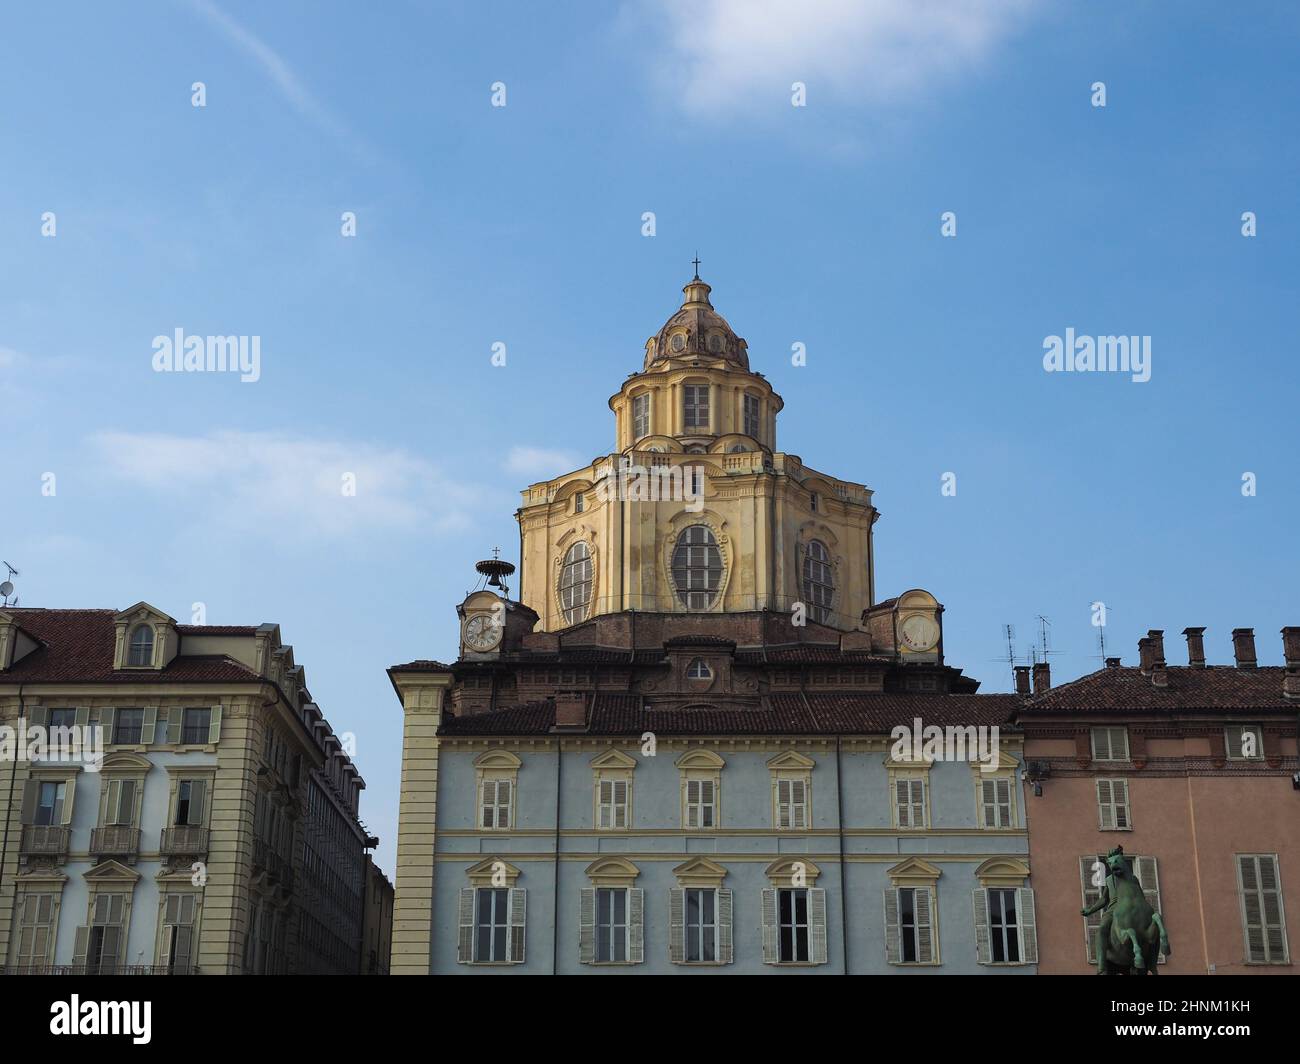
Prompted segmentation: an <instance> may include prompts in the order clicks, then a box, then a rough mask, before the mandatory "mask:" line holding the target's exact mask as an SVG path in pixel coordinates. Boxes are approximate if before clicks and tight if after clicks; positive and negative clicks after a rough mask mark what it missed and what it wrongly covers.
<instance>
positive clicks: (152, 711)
mask: <svg viewBox="0 0 1300 1064" xmlns="http://www.w3.org/2000/svg"><path fill="white" fill-rule="evenodd" d="M157 727H158V707H157V706H146V707H145V711H144V724H143V725H142V726H141V728H140V744H141V745H142V746H149V745H150V744H151V743H152V742H153V737H154V732H155V730H156V729H157Z"/></svg>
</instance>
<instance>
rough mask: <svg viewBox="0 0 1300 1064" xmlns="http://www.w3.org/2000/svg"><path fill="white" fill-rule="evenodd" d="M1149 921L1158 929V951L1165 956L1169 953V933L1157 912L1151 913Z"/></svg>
mask: <svg viewBox="0 0 1300 1064" xmlns="http://www.w3.org/2000/svg"><path fill="white" fill-rule="evenodd" d="M1151 922H1152V923H1153V924H1155V925H1156V927H1158V928H1159V929H1160V952H1161V953H1163V954H1164V955H1165V956H1166V957H1168V956H1169V955H1170V954H1169V935H1168V933H1167V932H1166V931H1165V922H1164V920H1162V919H1161V918H1160V914H1159V913H1154V912H1153V913H1152V914H1151Z"/></svg>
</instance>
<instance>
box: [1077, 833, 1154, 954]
mask: <svg viewBox="0 0 1300 1064" xmlns="http://www.w3.org/2000/svg"><path fill="white" fill-rule="evenodd" d="M1102 860H1103V863H1104V864H1105V866H1106V872H1107V874H1106V882H1105V883H1104V884H1103V885H1102V888H1101V897H1100V898H1099V899H1098V901H1097V904H1096V905H1090V906H1088V908H1086V909H1083V910H1082V912H1083V915H1084V916H1091V915H1092V914H1093V913H1095V912H1097V911H1098V910H1104V911H1103V913H1102V920H1101V926H1100V927H1098V928H1097V974H1098V975H1143V974H1146V975H1157V974H1159V973H1158V972H1157V971H1156V962H1157V959H1158V958H1159V956H1160V954H1162V953H1163V954H1164V955H1165V956H1166V957H1168V956H1169V955H1170V950H1169V936H1168V934H1167V933H1166V932H1165V922H1164V920H1163V919H1161V917H1160V914H1159V913H1158V912H1156V911H1155V909H1153V908H1152V907H1151V903H1150V902H1149V901H1147V899H1146V895H1145V894H1143V893H1142V885H1141V884H1140V883H1139V882H1138V880H1137V876H1136V875H1134V873H1133V862H1132V860H1131V858H1128V857H1125V856H1124V847H1123V846H1116V847H1115V848H1114V849H1113V850H1111V851H1110V853H1108V854H1107V855H1106V856H1105V857H1104V858H1103V859H1102Z"/></svg>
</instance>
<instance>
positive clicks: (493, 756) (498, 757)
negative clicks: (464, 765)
mask: <svg viewBox="0 0 1300 1064" xmlns="http://www.w3.org/2000/svg"><path fill="white" fill-rule="evenodd" d="M522 764H523V762H522V761H521V760H520V759H519V758H518V757H517V756H516V755H514V754H512V753H511V752H510V751H509V750H487V751H485V752H484V753H481V754H479V755H478V757H476V758H474V767H475V768H477V769H480V770H482V769H509V770H514V771H518V769H519V767H520V766H521V765H522Z"/></svg>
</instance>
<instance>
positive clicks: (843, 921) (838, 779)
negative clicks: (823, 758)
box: [835, 735, 849, 975]
mask: <svg viewBox="0 0 1300 1064" xmlns="http://www.w3.org/2000/svg"><path fill="white" fill-rule="evenodd" d="M835 827H836V828H837V830H838V832H839V836H840V933H841V935H842V936H843V946H842V948H843V950H844V973H843V974H845V975H848V974H849V908H848V898H847V897H846V896H845V893H844V772H843V769H842V767H841V765H840V737H839V736H838V735H837V736H835Z"/></svg>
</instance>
